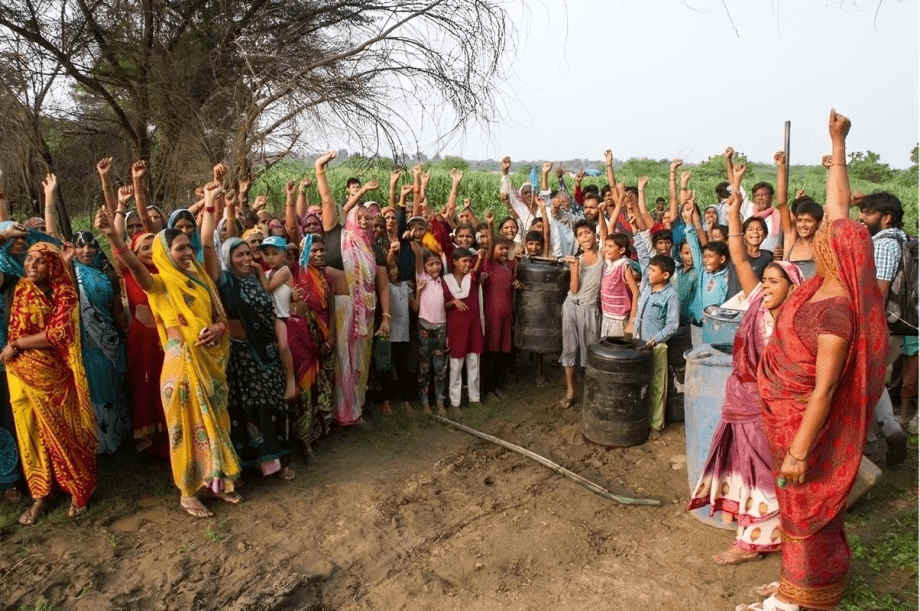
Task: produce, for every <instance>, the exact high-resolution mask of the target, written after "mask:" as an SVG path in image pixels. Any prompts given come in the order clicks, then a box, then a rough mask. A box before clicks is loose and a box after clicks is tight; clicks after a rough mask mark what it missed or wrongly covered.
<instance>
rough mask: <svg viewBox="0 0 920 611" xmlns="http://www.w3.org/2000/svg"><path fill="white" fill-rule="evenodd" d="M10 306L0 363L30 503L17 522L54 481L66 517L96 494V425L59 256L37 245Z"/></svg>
mask: <svg viewBox="0 0 920 611" xmlns="http://www.w3.org/2000/svg"><path fill="white" fill-rule="evenodd" d="M24 267H25V277H24V278H22V280H20V281H19V283H18V284H17V285H16V292H15V293H14V295H13V302H12V304H11V306H10V322H9V336H8V337H9V343H8V344H7V345H6V347H5V348H4V349H3V352H0V359H2V360H3V362H4V363H5V364H6V374H7V380H8V382H9V387H10V404H11V405H12V408H13V419H14V420H15V423H16V435H17V437H18V440H19V455H20V457H21V458H22V467H23V471H24V472H25V476H26V481H27V483H28V485H29V491H30V493H31V494H32V498H33V499H34V502H33V504H32V506H31V507H30V508H29V509H27V510H26V511H25V512H24V513H23V514H22V516H20V518H19V523H20V524H23V525H29V524H34V523H35V521H36V520H37V519H38V516H39V515H40V514H41V512H42V509H43V508H44V505H45V502H46V500H47V498H48V496H49V495H50V494H51V490H52V486H53V483H54V482H55V481H57V483H58V485H59V486H60V487H61V488H63V489H64V490H65V491H66V492H67V493H68V494H70V496H71V504H70V511H69V512H68V515H69V516H71V517H73V516H75V515H77V514H79V513H81V512H83V511H84V510H85V509H86V504H87V503H88V502H89V498H90V496H92V494H93V491H94V490H95V489H96V428H95V421H94V418H93V406H92V403H91V402H90V396H89V387H88V386H87V383H86V373H85V372H84V371H83V357H82V355H81V352H80V332H79V310H78V308H77V304H78V303H79V297H78V296H77V287H76V285H75V284H74V280H73V278H72V277H71V275H70V270H69V266H68V265H67V264H66V263H64V259H63V258H62V256H61V251H60V250H59V249H58V248H57V247H56V246H53V245H52V244H48V243H46V242H39V243H37V244H34V245H33V246H32V247H31V248H29V251H28V252H27V253H26V260H25V266H24Z"/></svg>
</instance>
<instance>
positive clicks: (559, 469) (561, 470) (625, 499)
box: [434, 416, 661, 505]
mask: <svg viewBox="0 0 920 611" xmlns="http://www.w3.org/2000/svg"><path fill="white" fill-rule="evenodd" d="M434 419H435V420H437V421H438V422H443V423H444V424H446V425H448V426H452V427H454V428H455V429H459V430H461V431H463V432H464V433H469V434H470V435H473V436H474V437H479V438H480V439H485V440H486V441H491V442H492V443H494V444H496V445H500V446H501V447H503V448H505V449H508V450H511V451H512V452H517V453H518V454H521V455H523V456H526V457H527V458H530V459H533V460H535V461H537V462H538V463H540V464H541V465H543V466H544V467H547V468H549V469H552V470H553V471H555V472H556V473H558V474H559V475H563V476H565V477H567V478H569V479H570V480H572V481H574V482H576V483H579V484H581V485H582V486H584V487H585V488H587V489H588V490H590V491H592V492H594V493H596V494H599V495H601V496H602V497H604V498H605V499H610V500H611V501H616V502H617V503H622V504H623V505H661V501H659V500H658V499H634V498H632V497H629V496H620V495H619V494H614V493H612V492H610V491H609V490H607V489H606V488H603V487H602V486H598V485H597V484H595V483H594V482H592V481H590V480H587V479H585V478H583V477H582V476H580V475H578V474H577V473H573V472H572V471H569V470H568V469H566V468H565V467H563V466H561V465H557V464H556V463H554V462H553V461H551V460H550V459H548V458H543V457H542V456H540V455H539V454H537V453H536V452H531V451H530V450H528V449H527V448H522V447H521V446H519V445H515V444H513V443H511V442H509V441H505V440H504V439H499V438H498V437H493V436H492V435H489V434H488V433H483V432H482V431H477V430H476V429H474V428H471V427H468V426H466V425H465V424H460V423H459V422H454V421H453V420H450V419H448V418H445V417H443V416H435V417H434Z"/></svg>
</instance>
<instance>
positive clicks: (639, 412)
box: [581, 337, 652, 447]
mask: <svg viewBox="0 0 920 611" xmlns="http://www.w3.org/2000/svg"><path fill="white" fill-rule="evenodd" d="M651 379H652V352H651V350H648V349H645V348H643V342H641V341H633V340H626V339H620V338H612V337H608V338H605V339H603V340H601V341H599V342H597V343H596V344H594V345H592V346H591V347H589V348H588V363H587V365H586V367H585V388H584V393H583V396H582V399H581V416H582V423H583V425H584V435H585V438H587V439H588V441H592V442H594V443H598V444H601V445H604V446H619V447H623V446H634V445H638V444H640V443H643V442H645V440H646V439H648V430H649V413H648V402H647V400H646V395H647V394H648V385H649V382H650V381H651Z"/></svg>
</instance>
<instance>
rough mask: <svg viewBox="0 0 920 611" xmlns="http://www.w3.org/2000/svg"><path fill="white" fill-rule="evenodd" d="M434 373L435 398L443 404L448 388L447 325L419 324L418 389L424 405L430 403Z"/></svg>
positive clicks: (421, 322)
mask: <svg viewBox="0 0 920 611" xmlns="http://www.w3.org/2000/svg"><path fill="white" fill-rule="evenodd" d="M432 373H433V374H434V400H435V403H436V404H437V405H443V403H444V393H445V390H446V388H447V325H446V324H441V325H428V324H425V322H424V321H419V325H418V391H419V398H420V399H421V400H422V404H423V405H428V394H429V392H430V391H431V381H430V380H429V377H430V376H431V374H432Z"/></svg>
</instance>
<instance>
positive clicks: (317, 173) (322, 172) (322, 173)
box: [316, 170, 326, 176]
mask: <svg viewBox="0 0 920 611" xmlns="http://www.w3.org/2000/svg"><path fill="white" fill-rule="evenodd" d="M316 175H317V176H325V175H326V170H317V171H316Z"/></svg>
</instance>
